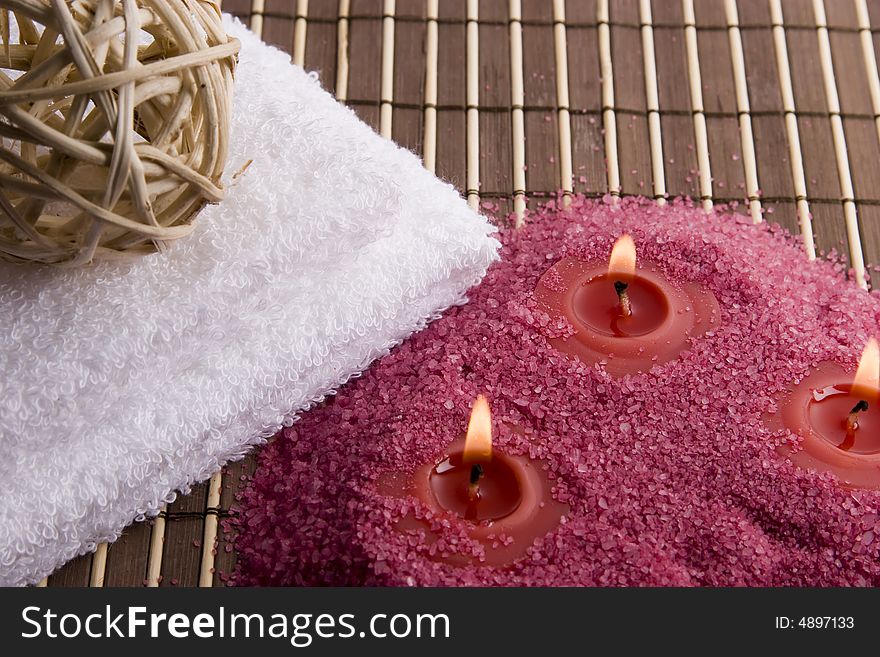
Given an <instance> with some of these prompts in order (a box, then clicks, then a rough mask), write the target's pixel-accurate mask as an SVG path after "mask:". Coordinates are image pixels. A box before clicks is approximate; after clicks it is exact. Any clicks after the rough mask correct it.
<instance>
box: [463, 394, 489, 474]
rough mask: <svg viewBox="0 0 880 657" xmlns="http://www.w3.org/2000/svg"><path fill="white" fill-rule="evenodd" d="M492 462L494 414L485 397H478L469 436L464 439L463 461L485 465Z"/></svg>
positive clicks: (468, 431) (469, 424)
mask: <svg viewBox="0 0 880 657" xmlns="http://www.w3.org/2000/svg"><path fill="white" fill-rule="evenodd" d="M491 460H492V412H491V411H490V410H489V402H488V401H486V398H485V397H484V396H483V395H477V399H476V400H475V401H474V407H473V408H472V409H471V419H470V421H469V422H468V428H467V435H466V436H465V439H464V452H463V453H462V461H464V462H465V463H485V462H487V461H491Z"/></svg>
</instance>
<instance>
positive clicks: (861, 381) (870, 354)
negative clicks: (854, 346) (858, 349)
mask: <svg viewBox="0 0 880 657" xmlns="http://www.w3.org/2000/svg"><path fill="white" fill-rule="evenodd" d="M851 390H852V394H853V395H855V396H857V397H861V398H862V399H865V400H868V401H877V398H878V396H880V347H878V345H877V340H875V339H874V338H871V339H870V340H868V344H866V345H865V350H864V351H863V352H862V357H861V358H860V359H859V369H857V370H856V377H855V379H853V384H852V389H851Z"/></svg>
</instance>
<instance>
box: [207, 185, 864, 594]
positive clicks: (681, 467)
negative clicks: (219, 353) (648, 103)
mask: <svg viewBox="0 0 880 657" xmlns="http://www.w3.org/2000/svg"><path fill="white" fill-rule="evenodd" d="M609 201H610V198H609ZM554 208H555V206H554ZM786 212H789V211H788V210H786ZM782 213H783V212H782V210H781V209H780V210H779V211H778V212H777V213H776V215H777V216H778V215H780V214H782ZM787 219H788V220H792V221H793V220H794V217H787ZM623 232H629V233H630V234H631V235H632V237H633V239H634V240H635V243H636V246H637V249H638V257H639V261H640V262H643V263H652V264H653V265H655V266H656V267H658V268H659V269H661V270H662V272H663V274H664V276H665V277H666V278H667V279H668V280H670V281H671V282H672V283H679V284H682V283H685V282H694V283H696V284H698V285H702V286H704V287H706V288H707V289H709V290H711V292H712V293H713V294H714V295H715V297H716V298H717V300H718V302H719V305H720V307H721V315H722V318H721V322H720V324H719V326H718V327H717V328H716V329H715V330H713V331H710V332H709V333H707V334H705V335H703V336H701V337H699V338H694V339H692V340H691V342H690V345H689V348H688V349H687V350H686V351H685V352H683V353H682V354H681V355H680V356H679V357H678V358H677V359H675V360H673V361H670V362H667V363H664V364H661V365H655V366H654V367H653V368H652V369H651V370H650V371H648V372H644V373H640V374H635V375H631V376H624V377H620V378H615V377H612V376H610V375H609V374H608V373H607V372H606V371H605V369H604V367H603V365H602V364H601V363H599V364H596V365H591V366H589V365H586V364H585V363H582V362H580V361H578V360H576V359H574V358H572V357H569V356H567V355H565V354H562V353H559V352H557V351H555V350H554V349H553V348H552V347H551V346H550V344H549V342H548V336H552V335H554V334H555V332H556V331H558V330H561V327H559V326H558V325H557V324H556V323H555V321H556V320H555V319H554V318H552V317H548V316H540V314H539V313H537V312H536V310H537V309H536V307H535V305H534V299H533V291H534V290H535V286H536V284H537V282H538V280H539V279H540V277H541V276H542V275H543V274H544V272H545V271H547V269H548V268H550V267H551V266H552V265H553V264H554V263H555V262H557V261H558V260H560V259H561V258H563V257H577V258H580V259H583V260H586V261H590V262H593V261H594V262H604V261H606V259H607V257H608V254H609V252H610V249H611V245H612V244H613V242H614V241H615V239H616V238H617V237H618V236H619V235H620V234H621V233H623ZM501 240H502V243H503V249H502V259H501V261H500V262H498V263H496V264H495V265H493V266H492V267H491V269H490V271H489V273H488V274H487V276H486V277H485V279H484V280H483V282H482V283H481V284H479V285H478V286H477V287H475V288H473V289H472V290H471V291H470V292H469V293H468V297H469V302H468V303H467V304H465V305H463V306H457V307H454V308H452V309H450V310H448V311H447V312H446V313H444V315H443V317H442V318H440V319H438V320H436V321H434V322H433V323H431V324H430V325H429V326H428V328H426V329H425V330H423V331H421V332H420V333H418V334H416V335H414V336H412V337H411V338H409V339H408V340H406V341H405V342H404V343H403V344H401V345H400V346H398V347H396V348H394V349H393V350H392V351H391V353H390V354H388V355H387V356H385V357H384V358H382V359H381V360H379V361H378V362H376V363H374V364H373V366H371V367H370V368H369V369H368V371H367V372H366V373H365V374H364V375H363V376H361V377H360V378H357V379H354V380H352V381H351V382H350V383H349V384H347V385H346V386H345V387H344V388H342V389H341V390H340V391H339V393H338V394H337V395H335V396H332V397H330V398H329V399H328V401H327V402H325V403H323V404H321V405H319V406H318V407H316V408H313V409H312V410H310V411H308V412H305V413H303V414H302V417H301V420H300V421H299V422H297V423H295V424H293V425H292V426H291V427H288V428H285V429H283V430H282V431H281V432H280V433H279V434H278V435H277V436H276V437H275V438H274V439H273V440H272V441H270V443H269V444H268V445H266V446H265V448H264V449H262V451H261V452H260V454H259V464H258V467H257V470H256V472H255V473H254V475H253V476H252V478H251V480H250V481H249V482H248V483H247V485H246V487H245V488H244V490H243V492H242V493H241V495H240V497H239V502H238V506H237V507H236V508H235V509H233V511H232V514H231V516H230V517H229V518H227V519H225V520H224V529H225V531H226V532H227V533H228V534H229V537H230V540H233V541H234V544H235V548H236V552H237V555H238V556H237V562H236V567H235V572H234V573H233V574H232V576H231V583H234V584H237V585H330V584H332V585H392V586H492V585H510V586H519V585H544V586H556V585H589V586H633V585H652V586H671V585H674V586H693V585H705V586H734V585H748V586H838V585H868V586H880V540H877V539H876V538H875V536H876V535H877V533H878V532H880V524H878V518H880V493H878V492H872V491H855V492H854V491H851V490H847V489H845V488H843V487H841V485H840V484H839V483H838V481H837V480H836V479H835V478H834V477H833V476H832V475H829V474H818V473H815V472H812V471H810V470H805V469H800V468H798V467H797V466H795V465H793V464H792V463H791V462H789V461H787V460H785V459H783V458H782V457H780V456H779V455H778V452H777V446H779V445H782V444H783V443H788V444H793V443H795V442H796V437H795V436H793V435H792V434H788V433H786V432H785V431H784V430H779V431H773V430H771V429H770V428H768V426H769V425H768V424H767V423H766V422H765V415H766V414H767V413H768V412H772V411H773V410H774V409H775V408H777V406H776V404H777V400H778V399H779V396H780V394H781V393H782V392H783V391H784V390H785V389H786V388H787V387H788V386H789V384H791V383H792V382H794V381H797V380H800V379H801V378H803V376H804V375H805V374H806V373H807V372H808V371H809V370H810V369H811V368H812V367H814V366H815V365H816V364H817V363H819V362H821V361H826V360H831V361H839V362H841V363H842V364H843V365H845V366H847V367H853V366H854V364H855V361H856V360H857V359H858V356H859V354H860V353H861V349H862V347H863V345H864V341H865V339H866V337H867V336H868V335H869V334H871V333H873V332H875V331H876V327H877V322H878V320H880V296H878V294H877V293H871V294H869V293H866V292H863V291H862V290H860V289H858V288H857V287H856V285H855V284H852V283H848V282H846V281H845V279H844V273H845V272H844V268H843V265H842V264H841V263H840V262H830V261H823V260H818V261H814V262H810V261H808V260H807V259H806V257H805V256H804V254H803V251H802V246H801V244H800V242H799V241H798V240H797V239H795V238H794V237H792V236H791V235H789V234H788V233H786V232H785V231H784V230H782V229H781V228H779V227H778V226H776V225H773V224H762V225H753V224H752V222H751V218H750V217H747V216H742V215H737V214H731V213H728V212H722V211H717V212H716V213H713V214H709V215H707V214H705V213H704V212H703V211H702V209H701V208H700V207H699V205H698V204H696V205H695V203H694V202H692V201H689V200H681V199H673V200H670V201H669V203H668V204H667V205H666V206H658V205H656V204H655V203H653V202H651V201H648V200H641V199H623V200H620V201H619V202H617V204H616V205H612V204H611V203H610V202H604V201H596V200H587V199H585V198H583V197H580V196H575V197H573V198H572V204H571V206H570V207H569V208H567V209H559V210H556V209H552V208H550V209H545V210H539V211H538V212H536V213H535V214H534V215H532V216H531V217H530V220H529V222H528V223H527V224H526V226H525V227H523V228H521V229H519V230H512V229H511V230H504V231H502V232H501ZM342 284H344V282H343V283H342ZM258 328H259V327H255V330H256V329H258ZM479 393H483V394H485V395H486V396H487V397H488V399H489V401H490V404H491V407H492V412H493V421H494V423H495V425H496V427H511V426H514V427H520V428H521V429H522V431H509V430H499V431H497V432H496V436H497V437H498V439H497V442H496V445H495V449H497V450H500V451H503V452H505V453H508V454H519V455H523V454H527V455H528V456H529V457H530V458H532V459H536V460H539V461H540V462H541V463H543V464H545V465H544V467H546V468H547V470H546V472H547V475H548V477H549V479H550V481H551V482H552V485H553V491H552V495H553V497H554V499H555V500H556V501H558V502H561V503H563V504H565V505H568V507H569V512H568V515H567V516H566V517H565V518H564V519H563V520H564V521H563V522H561V523H560V524H559V525H558V527H557V528H556V529H554V530H552V531H550V532H549V533H548V534H546V535H544V536H543V537H542V538H539V539H537V540H536V541H535V543H534V544H533V545H532V547H531V548H529V550H528V551H527V552H526V554H525V556H523V557H521V558H520V559H518V560H517V561H515V562H513V563H512V564H510V565H509V566H508V567H506V568H489V567H485V566H481V565H480V564H479V559H480V555H481V550H482V549H483V547H482V545H479V544H475V542H474V541H473V540H471V539H470V538H469V535H468V532H467V529H468V525H467V524H466V523H467V522H468V521H466V520H463V519H461V518H458V517H452V516H449V515H447V514H442V513H439V514H438V513H434V512H433V511H431V509H429V508H427V507H426V506H425V505H424V504H423V503H421V502H419V501H418V500H417V499H416V498H412V497H391V496H387V495H383V494H382V493H381V492H380V491H379V490H378V488H377V481H378V480H379V479H380V477H385V476H394V474H395V473H404V474H406V473H412V472H414V471H415V470H416V469H418V468H419V467H421V466H422V465H424V464H426V463H436V462H437V461H438V459H440V458H441V456H442V455H443V452H444V448H445V447H446V446H447V445H449V444H450V443H451V442H452V441H453V440H455V439H456V438H457V437H459V436H460V435H461V433H462V432H463V431H464V429H465V427H466V425H467V421H468V416H469V413H470V409H471V405H472V403H473V400H474V398H475V397H476V396H477V394H479ZM447 402H449V403H447ZM406 517H412V518H416V519H418V521H419V523H418V524H417V525H415V526H416V527H420V528H421V529H420V528H415V529H406V528H405V527H403V526H401V525H400V522H401V520H402V519H403V518H406ZM508 538H509V537H508ZM508 538H505V537H501V536H499V537H497V540H498V542H499V544H502V543H503V542H504V541H506V540H508ZM456 555H458V556H459V557H461V562H463V563H468V564H470V565H467V566H465V567H456V566H454V565H450V564H449V563H448V561H449V559H448V558H446V559H445V560H441V557H444V556H445V557H450V556H452V557H455V556H456Z"/></svg>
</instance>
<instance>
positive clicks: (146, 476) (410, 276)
mask: <svg viewBox="0 0 880 657" xmlns="http://www.w3.org/2000/svg"><path fill="white" fill-rule="evenodd" d="M227 28H228V29H229V31H230V33H231V34H233V35H234V36H237V37H238V38H240V39H241V41H242V49H241V56H240V64H239V67H238V69H237V72H236V83H235V100H234V119H233V124H232V126H233V128H232V129H233V134H232V144H231V151H230V157H229V161H228V165H227V171H229V172H234V171H236V170H237V169H239V167H241V166H242V165H243V164H244V163H245V162H246V161H247V160H249V159H253V164H252V165H251V166H250V167H249V168H248V169H247V171H246V172H245V173H244V175H242V176H241V177H240V178H239V179H238V180H237V181H235V182H232V181H231V180H229V178H231V176H227V185H228V192H227V197H226V199H225V200H224V201H223V202H222V203H221V204H220V205H218V206H212V207H209V208H207V209H205V210H204V211H203V212H202V214H201V216H200V217H199V218H198V220H197V223H196V226H197V229H196V231H195V234H194V235H193V236H191V237H189V238H186V239H184V240H181V241H179V242H177V243H175V244H174V245H173V246H172V247H171V248H170V249H169V251H168V252H167V253H164V254H162V255H153V256H148V257H146V258H143V259H140V260H137V261H135V262H132V263H128V264H111V263H104V264H98V265H95V266H92V267H89V268H86V269H80V270H66V269H59V268H47V267H22V266H13V265H0V584H4V585H21V584H25V583H29V582H35V581H37V580H39V579H40V578H42V577H44V576H45V575H48V574H49V573H51V572H52V571H53V570H54V569H55V568H57V567H58V566H60V565H61V564H63V563H64V562H65V561H67V560H69V559H71V558H72V557H74V556H76V555H78V554H81V553H84V552H86V551H89V550H93V549H94V548H95V546H96V544H97V543H98V542H101V541H106V540H113V539H114V538H116V537H117V536H118V535H119V533H120V531H121V530H122V529H123V527H124V526H125V525H126V524H128V523H129V522H131V521H132V520H134V519H135V518H138V519H140V518H142V517H144V516H145V515H150V514H154V513H155V512H156V511H157V510H158V508H159V507H160V506H161V505H162V503H163V502H169V501H171V500H173V498H174V496H175V493H174V491H175V490H187V488H188V487H189V486H190V485H192V484H193V483H194V482H198V481H201V480H204V479H206V478H208V477H209V476H210V475H211V474H212V473H214V472H216V471H217V470H218V469H219V468H220V466H221V465H222V464H223V463H225V462H226V461H229V460H234V459H237V458H240V457H241V456H243V455H244V454H245V452H247V451H248V449H249V447H250V446H251V445H254V444H256V443H259V442H260V441H262V440H264V439H266V438H267V437H269V436H271V435H272V434H273V433H274V432H276V431H277V430H278V429H279V428H280V426H281V425H282V423H289V422H291V421H292V419H293V417H294V415H295V414H296V413H297V412H298V411H300V410H302V409H304V408H307V407H308V406H309V405H310V404H312V403H314V402H315V401H316V400H319V399H321V398H322V397H323V396H324V395H326V394H327V393H329V392H330V391H332V390H333V389H334V388H336V387H337V386H339V385H340V384H342V383H343V382H345V381H346V380H347V379H349V378H350V377H352V376H353V375H355V374H356V373H357V372H360V371H361V370H363V369H364V368H365V367H366V366H367V365H368V364H369V363H370V361H372V360H373V359H375V358H376V357H378V356H381V355H382V354H384V353H386V352H387V351H388V350H389V348H390V347H392V346H393V345H394V344H396V343H398V342H400V341H401V340H402V339H403V338H405V337H406V336H407V335H409V334H410V333H411V332H413V331H415V330H417V329H419V328H421V327H423V326H424V325H425V323H426V322H427V321H429V320H430V319H432V318H434V317H436V316H437V314H438V313H439V312H440V311H442V310H443V309H444V308H447V307H449V306H450V305H453V304H458V303H461V302H463V300H464V294H465V292H466V290H467V289H468V288H469V287H471V286H472V285H474V284H475V283H477V282H478V281H479V280H480V278H481V277H482V276H483V275H484V273H485V272H486V269H487V267H488V266H489V264H490V263H491V262H492V261H493V260H494V259H495V258H496V257H497V256H496V249H497V247H498V243H497V242H496V241H495V239H494V238H493V237H492V235H491V233H492V230H493V229H492V227H491V226H490V225H489V224H488V223H487V222H486V221H485V220H484V219H482V218H481V217H479V216H478V215H477V214H475V213H474V212H472V211H471V210H470V209H469V208H468V207H467V205H466V204H465V203H464V201H462V200H461V198H460V197H459V196H458V194H457V193H456V192H455V190H454V189H453V188H452V187H451V186H449V185H446V184H444V183H442V182H440V181H438V180H437V179H436V178H434V176H432V175H431V174H430V173H428V172H427V171H426V170H425V169H423V168H422V166H421V164H420V163H419V161H418V160H417V159H416V157H415V156H413V155H412V154H411V153H409V152H407V151H405V150H403V149H400V148H398V147H396V146H395V145H394V144H392V143H391V142H389V141H386V140H384V139H382V138H380V137H379V136H377V135H376V134H375V133H373V132H372V131H371V130H370V128H369V127H367V126H366V125H364V124H363V123H361V122H360V121H359V120H358V119H357V118H356V117H355V115H354V114H353V113H352V112H351V111H350V110H348V109H346V108H345V107H343V106H341V105H339V104H337V103H336V101H335V100H334V99H333V98H332V97H331V96H330V95H329V94H327V93H326V92H324V91H323V90H322V89H321V88H320V86H319V84H318V82H317V80H316V78H315V77H314V76H312V75H309V74H307V73H305V72H304V71H303V70H301V69H300V68H297V67H295V66H293V65H291V64H290V62H289V57H288V56H287V55H286V54H284V53H282V52H280V51H278V50H276V49H274V48H271V47H269V46H267V45H265V44H263V43H262V42H261V41H260V40H259V39H258V38H257V37H256V36H254V35H253V34H251V33H250V32H248V31H247V30H246V29H245V28H244V27H243V26H242V25H241V24H240V23H238V22H235V23H233V22H232V21H231V20H230V19H228V17H227Z"/></svg>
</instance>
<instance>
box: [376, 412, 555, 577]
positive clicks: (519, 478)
mask: <svg viewBox="0 0 880 657" xmlns="http://www.w3.org/2000/svg"><path fill="white" fill-rule="evenodd" d="M379 490H380V491H381V492H382V493H384V494H388V495H394V496H404V495H414V496H415V497H416V498H418V499H419V500H420V501H421V502H422V503H423V504H424V505H425V506H427V507H428V508H429V509H430V510H431V511H432V512H433V513H434V514H438V515H440V516H444V515H445V516H448V517H451V518H454V519H456V521H457V522H464V523H467V524H466V531H467V534H468V536H469V537H470V538H471V539H474V540H476V541H477V542H479V543H480V544H482V546H483V550H484V555H483V557H482V558H479V559H476V558H470V557H468V556H464V555H461V554H443V553H439V552H438V553H436V554H435V558H436V559H437V560H438V561H442V562H445V563H449V564H452V565H457V566H463V565H467V564H470V563H476V564H478V565H488V566H496V567H497V566H504V565H507V564H509V563H511V562H513V561H514V560H516V559H518V558H519V557H521V556H523V555H524V554H525V553H526V550H528V548H529V547H530V546H531V545H532V544H533V543H534V542H535V539H537V538H539V537H541V536H543V535H545V534H547V533H548V532H550V531H552V530H553V529H554V528H555V527H556V526H557V525H558V524H559V522H560V520H561V519H562V517H563V516H564V515H565V514H566V513H567V512H568V505H566V504H562V503H560V502H557V501H556V500H554V499H553V496H552V494H551V484H550V481H549V480H548V479H547V476H546V474H545V472H544V470H543V468H542V464H541V462H539V461H535V460H532V459H529V458H528V457H525V456H515V455H508V454H503V453H500V452H498V451H497V450H493V446H492V420H491V413H490V410H489V404H488V402H487V401H486V399H485V397H483V396H482V395H480V396H479V397H477V400H476V401H475V402H474V408H473V410H472V412H471V418H470V422H469V423H468V429H467V433H466V434H465V435H464V436H462V437H461V438H458V439H457V440H455V441H453V443H452V444H451V445H449V447H448V448H447V450H446V452H445V453H444V454H443V455H442V456H441V457H440V458H439V459H438V460H437V461H436V462H431V463H426V464H425V465H423V466H422V467H421V468H419V469H418V470H417V471H416V472H415V473H414V474H413V475H411V476H400V475H399V474H394V473H391V474H389V475H387V476H385V477H382V478H381V479H380V481H379ZM396 528H397V529H398V530H399V531H409V530H417V531H421V532H423V533H424V534H425V539H426V541H427V542H428V543H433V542H436V540H437V537H436V536H435V535H433V533H432V532H431V531H430V526H429V523H427V522H425V521H422V520H419V519H417V518H415V517H413V516H407V517H406V518H404V519H403V520H401V521H400V522H399V523H398V525H397V527H396Z"/></svg>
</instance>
